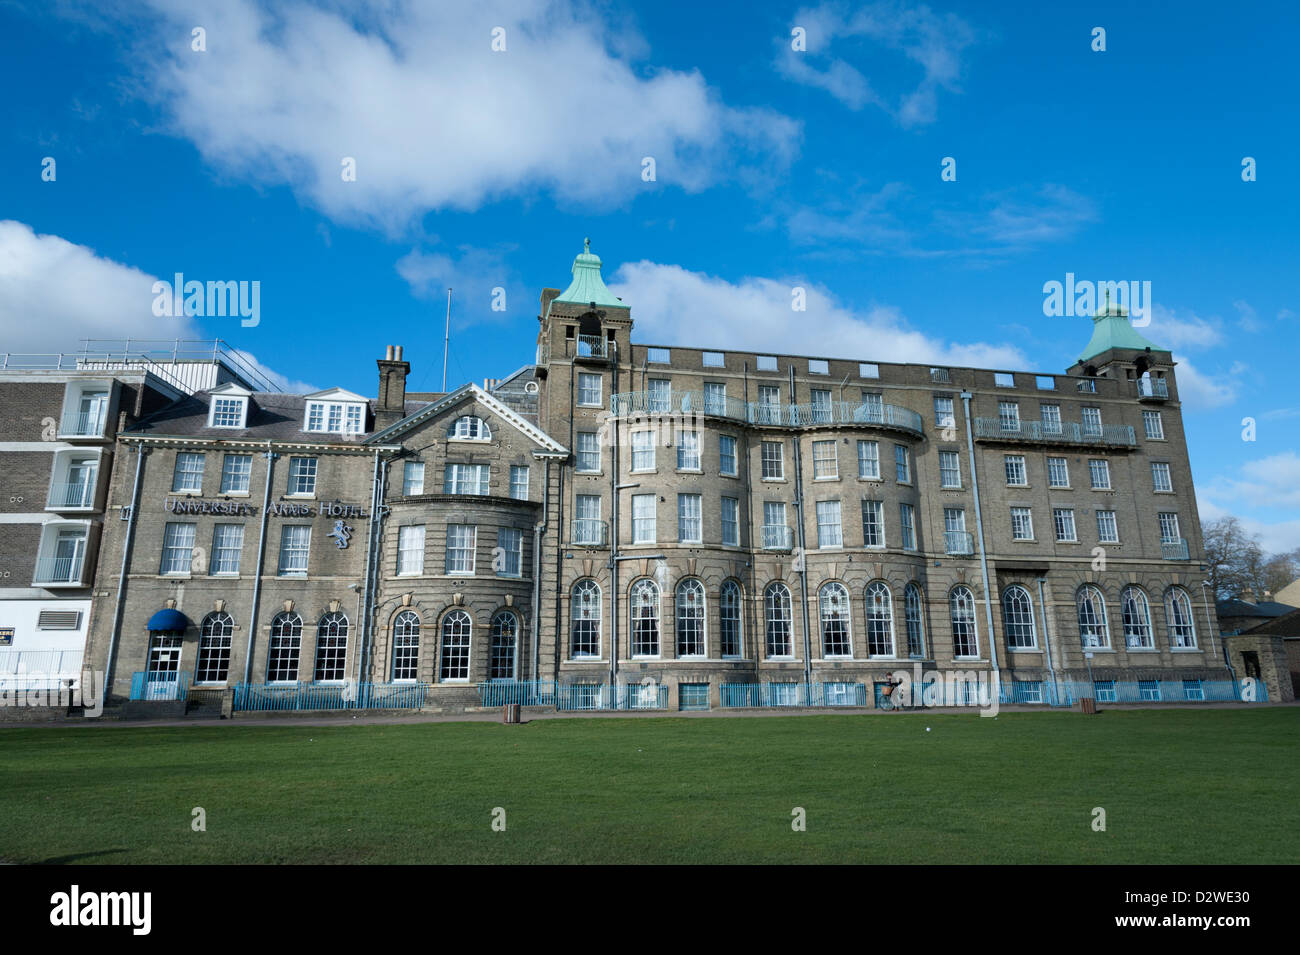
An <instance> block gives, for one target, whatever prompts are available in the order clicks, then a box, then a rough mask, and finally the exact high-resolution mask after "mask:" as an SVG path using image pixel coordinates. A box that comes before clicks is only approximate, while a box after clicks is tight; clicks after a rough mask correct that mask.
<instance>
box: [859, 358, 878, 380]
mask: <svg viewBox="0 0 1300 955" xmlns="http://www.w3.org/2000/svg"><path fill="white" fill-rule="evenodd" d="M858 377H859V378H879V377H880V365H879V364H877V363H876V362H874V361H861V362H858Z"/></svg>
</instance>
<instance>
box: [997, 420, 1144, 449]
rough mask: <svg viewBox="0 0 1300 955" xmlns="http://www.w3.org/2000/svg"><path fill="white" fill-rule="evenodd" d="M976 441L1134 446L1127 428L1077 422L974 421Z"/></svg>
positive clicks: (1124, 425)
mask: <svg viewBox="0 0 1300 955" xmlns="http://www.w3.org/2000/svg"><path fill="white" fill-rule="evenodd" d="M975 437H977V438H984V439H986V440H987V439H1003V440H1008V441H1035V442H1043V443H1045V444H1090V445H1110V446H1115V447H1128V448H1131V447H1136V446H1137V435H1136V434H1135V433H1134V431H1133V429H1132V428H1131V427H1130V426H1129V425H1126V424H1108V425H1104V426H1102V427H1101V428H1100V429H1098V428H1095V427H1091V428H1090V427H1086V426H1085V425H1082V424H1080V423H1079V422H1077V421H1062V422H1060V424H1059V425H1058V424H1056V423H1053V424H1051V425H1045V424H1043V422H1041V421H1018V422H1015V423H1012V422H1008V421H1002V420H1001V419H998V418H976V419H975Z"/></svg>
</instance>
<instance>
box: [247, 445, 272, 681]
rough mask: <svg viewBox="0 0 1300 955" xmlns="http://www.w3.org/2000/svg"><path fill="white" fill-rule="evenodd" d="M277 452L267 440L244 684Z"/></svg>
mask: <svg viewBox="0 0 1300 955" xmlns="http://www.w3.org/2000/svg"><path fill="white" fill-rule="evenodd" d="M275 458H276V455H275V452H274V451H272V450H271V442H270V441H268V442H266V487H265V488H264V489H263V492H262V529H261V530H260V531H259V532H258V534H257V567H256V573H255V574H254V575H253V609H252V612H251V613H250V615H249V618H248V640H247V641H246V642H245V644H244V685H245V686H247V685H248V683H249V681H250V680H251V679H252V672H253V635H254V634H256V633H257V609H258V600H259V599H260V598H261V596H262V565H263V563H264V562H265V559H266V522H267V519H268V518H269V517H270V516H271V515H270V513H269V512H270V510H271V478H272V477H273V476H274V472H275Z"/></svg>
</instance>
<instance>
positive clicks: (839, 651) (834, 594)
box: [817, 580, 853, 659]
mask: <svg viewBox="0 0 1300 955" xmlns="http://www.w3.org/2000/svg"><path fill="white" fill-rule="evenodd" d="M817 603H818V607H819V609H820V611H821V614H820V618H821V631H822V657H824V658H828V659H829V658H832V657H851V656H853V628H852V622H851V621H850V618H849V592H848V589H847V588H845V586H844V585H843V584H841V583H839V582H837V581H834V580H832V581H829V582H827V583H825V584H822V588H821V590H820V591H819V592H818V601H817Z"/></svg>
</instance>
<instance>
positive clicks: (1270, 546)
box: [1196, 492, 1300, 554]
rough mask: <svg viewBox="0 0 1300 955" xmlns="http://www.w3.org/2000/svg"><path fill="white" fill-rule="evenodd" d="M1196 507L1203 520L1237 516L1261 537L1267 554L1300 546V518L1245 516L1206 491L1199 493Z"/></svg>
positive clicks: (1247, 529)
mask: <svg viewBox="0 0 1300 955" xmlns="http://www.w3.org/2000/svg"><path fill="white" fill-rule="evenodd" d="M1215 496H1217V495H1215ZM1230 503H1231V502H1230ZM1196 509H1197V511H1198V512H1199V513H1200V516H1201V520H1202V522H1208V521H1215V520H1218V519H1219V518H1221V517H1236V518H1237V519H1238V520H1239V521H1241V525H1242V527H1243V528H1245V530H1246V532H1247V533H1248V534H1252V535H1254V536H1256V537H1258V538H1259V545H1260V547H1262V548H1263V549H1264V552H1265V553H1266V554H1283V553H1286V552H1288V551H1293V550H1295V549H1296V548H1297V547H1300V520H1284V521H1261V520H1258V519H1257V518H1253V517H1244V516H1242V515H1241V514H1240V513H1239V512H1237V511H1235V510H1233V509H1232V508H1230V507H1224V506H1222V505H1220V504H1218V503H1217V502H1216V501H1215V500H1214V499H1213V497H1211V495H1210V494H1207V493H1205V492H1202V493H1199V494H1197V496H1196Z"/></svg>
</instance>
